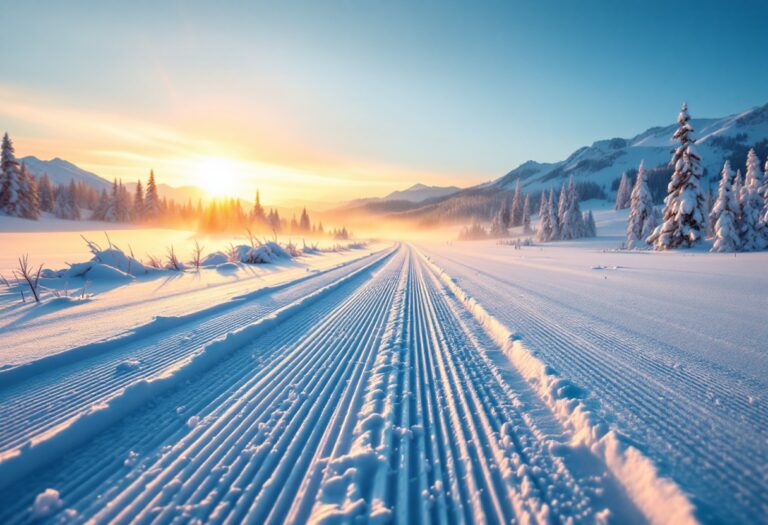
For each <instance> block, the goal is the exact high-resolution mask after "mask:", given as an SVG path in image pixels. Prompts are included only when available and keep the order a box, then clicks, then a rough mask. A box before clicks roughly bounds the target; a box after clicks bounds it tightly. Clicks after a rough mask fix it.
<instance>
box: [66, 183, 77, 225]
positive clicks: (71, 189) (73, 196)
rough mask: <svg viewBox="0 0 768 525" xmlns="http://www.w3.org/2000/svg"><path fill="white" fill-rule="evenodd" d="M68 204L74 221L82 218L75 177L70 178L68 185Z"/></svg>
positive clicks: (70, 215) (70, 216)
mask: <svg viewBox="0 0 768 525" xmlns="http://www.w3.org/2000/svg"><path fill="white" fill-rule="evenodd" d="M67 204H68V207H69V217H68V218H70V219H72V220H73V221H79V220H80V207H79V206H78V205H77V184H75V180H74V179H70V180H69V186H68V187H67Z"/></svg>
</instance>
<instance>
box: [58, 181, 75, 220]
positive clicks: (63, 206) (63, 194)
mask: <svg viewBox="0 0 768 525" xmlns="http://www.w3.org/2000/svg"><path fill="white" fill-rule="evenodd" d="M76 197H77V196H76V195H75V193H74V191H73V184H72V183H71V182H70V184H69V185H68V186H65V185H63V184H62V185H60V186H59V187H58V188H57V190H56V201H55V202H54V205H53V213H54V215H56V217H59V218H60V219H69V220H78V219H79V218H80V209H79V208H78V207H77V201H76Z"/></svg>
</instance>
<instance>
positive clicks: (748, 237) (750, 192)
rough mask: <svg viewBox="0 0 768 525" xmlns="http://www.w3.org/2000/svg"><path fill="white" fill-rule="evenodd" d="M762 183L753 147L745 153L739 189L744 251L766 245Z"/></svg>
mask: <svg viewBox="0 0 768 525" xmlns="http://www.w3.org/2000/svg"><path fill="white" fill-rule="evenodd" d="M762 183H763V171H762V170H761V169H760V160H759V159H758V158H757V154H755V150H754V149H750V150H749V153H748V154H747V173H746V175H745V176H744V186H743V187H742V189H741V225H740V226H741V228H740V234H741V235H740V236H741V248H742V249H743V250H744V251H748V252H751V251H756V250H762V249H763V248H765V246H766V238H765V233H764V230H765V224H764V223H763V221H762V220H761V212H762V210H763V205H764V202H763V198H762V196H761V195H760V188H761V187H762Z"/></svg>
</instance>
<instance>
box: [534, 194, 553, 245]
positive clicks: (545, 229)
mask: <svg viewBox="0 0 768 525" xmlns="http://www.w3.org/2000/svg"><path fill="white" fill-rule="evenodd" d="M554 198H555V193H554V190H551V191H550V192H549V196H547V195H546V194H545V193H543V192H542V194H541V206H539V230H538V232H537V234H536V239H537V240H538V241H540V242H547V241H550V240H552V232H553V227H554V225H553V223H554V213H553V211H554V207H555V206H554V202H553V201H554Z"/></svg>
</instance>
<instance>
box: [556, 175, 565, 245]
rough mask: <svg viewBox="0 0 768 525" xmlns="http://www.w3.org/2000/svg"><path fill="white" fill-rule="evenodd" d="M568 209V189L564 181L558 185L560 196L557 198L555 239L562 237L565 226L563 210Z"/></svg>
mask: <svg viewBox="0 0 768 525" xmlns="http://www.w3.org/2000/svg"><path fill="white" fill-rule="evenodd" d="M567 210H568V190H567V188H566V187H565V183H563V185H562V186H561V187H560V198H559V199H558V200H557V233H556V234H555V236H554V239H555V240H558V239H562V237H563V227H564V226H565V212H566V211H567Z"/></svg>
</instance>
